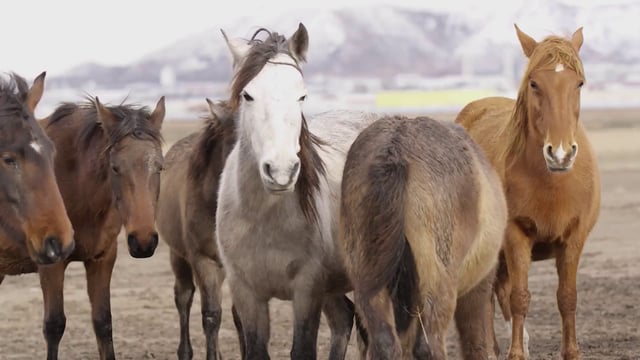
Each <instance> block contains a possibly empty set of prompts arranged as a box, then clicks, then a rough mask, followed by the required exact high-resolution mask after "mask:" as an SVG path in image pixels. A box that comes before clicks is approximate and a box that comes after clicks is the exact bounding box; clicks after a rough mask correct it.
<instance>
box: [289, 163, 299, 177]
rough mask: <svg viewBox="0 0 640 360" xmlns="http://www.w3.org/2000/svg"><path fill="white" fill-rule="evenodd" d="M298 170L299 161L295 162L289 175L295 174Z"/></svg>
mask: <svg viewBox="0 0 640 360" xmlns="http://www.w3.org/2000/svg"><path fill="white" fill-rule="evenodd" d="M299 168H300V161H298V162H296V163H295V164H293V168H292V169H291V174H292V175H293V174H295V173H296V172H297V171H298V169H299Z"/></svg>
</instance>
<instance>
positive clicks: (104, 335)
mask: <svg viewBox="0 0 640 360" xmlns="http://www.w3.org/2000/svg"><path fill="white" fill-rule="evenodd" d="M93 330H94V332H95V333H96V337H97V338H98V339H108V338H111V335H112V325H111V313H110V312H108V311H104V312H102V313H101V314H99V315H98V316H95V317H94V318H93Z"/></svg>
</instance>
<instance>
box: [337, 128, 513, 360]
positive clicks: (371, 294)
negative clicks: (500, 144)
mask: <svg viewBox="0 0 640 360" xmlns="http://www.w3.org/2000/svg"><path fill="white" fill-rule="evenodd" d="M344 169H345V170H344V177H343V179H342V202H341V212H340V214H341V216H340V232H339V234H340V235H339V240H340V244H341V246H342V249H343V256H344V259H345V264H346V268H347V270H348V274H349V278H350V279H351V283H352V285H353V288H354V299H355V306H356V311H357V312H358V315H359V316H360V318H361V319H362V320H363V323H364V327H365V328H366V330H367V334H368V341H369V344H368V347H369V349H368V354H367V356H368V358H370V359H400V358H412V357H414V356H415V358H419V359H444V358H446V348H445V340H446V334H447V327H448V324H449V322H450V320H451V319H452V318H453V317H454V314H455V320H456V325H457V328H458V332H459V334H460V340H461V345H462V348H463V353H464V358H465V359H486V358H487V349H486V346H485V341H486V336H485V333H484V327H485V326H486V322H488V321H490V319H489V318H488V317H487V316H486V315H487V311H488V310H489V308H490V299H491V289H492V283H493V280H494V274H495V266H496V264H497V259H498V252H499V251H500V246H501V244H502V235H503V233H504V229H505V226H506V221H507V205H506V202H505V198H504V193H503V190H502V187H501V183H500V178H499V177H498V175H497V174H496V172H495V170H494V169H493V167H492V166H491V163H489V161H488V160H487V159H486V157H485V155H484V154H483V152H482V150H481V149H480V148H479V147H478V146H477V145H475V143H474V142H473V140H471V138H469V136H468V135H467V134H466V132H465V131H464V129H463V128H462V127H460V126H458V125H454V124H443V123H439V122H437V121H435V120H432V119H430V118H426V117H419V118H415V119H409V118H406V117H400V116H389V117H385V118H382V119H380V120H378V121H376V122H375V123H373V124H372V125H370V126H369V127H368V128H366V129H365V130H364V131H363V132H362V133H361V134H360V135H359V136H358V138H357V139H356V140H355V142H354V143H353V145H352V146H351V149H350V150H349V153H348V155H347V159H346V163H345V167H344ZM456 299H457V305H456Z"/></svg>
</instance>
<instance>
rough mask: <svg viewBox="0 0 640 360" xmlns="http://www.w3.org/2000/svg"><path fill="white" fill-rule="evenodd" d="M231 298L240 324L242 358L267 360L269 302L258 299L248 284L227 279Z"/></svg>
mask: <svg viewBox="0 0 640 360" xmlns="http://www.w3.org/2000/svg"><path fill="white" fill-rule="evenodd" d="M229 289H230V290H231V300H232V302H233V307H234V308H235V310H236V314H237V318H238V322H239V323H240V324H242V327H241V328H242V332H243V339H244V349H245V350H244V351H245V355H244V357H243V360H268V359H269V352H268V344H269V337H270V333H269V332H270V329H269V325H270V324H269V303H268V302H267V301H262V300H259V299H258V298H257V297H256V295H255V293H254V292H253V291H252V290H251V288H250V287H249V286H247V285H246V284H244V283H242V282H241V281H235V282H234V281H232V279H230V280H229Z"/></svg>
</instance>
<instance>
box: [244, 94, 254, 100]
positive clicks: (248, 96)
mask: <svg viewBox="0 0 640 360" xmlns="http://www.w3.org/2000/svg"><path fill="white" fill-rule="evenodd" d="M242 97H243V98H244V99H245V100H247V101H253V98H252V97H251V95H249V94H247V93H243V94H242Z"/></svg>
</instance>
